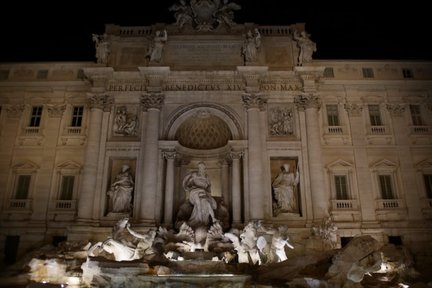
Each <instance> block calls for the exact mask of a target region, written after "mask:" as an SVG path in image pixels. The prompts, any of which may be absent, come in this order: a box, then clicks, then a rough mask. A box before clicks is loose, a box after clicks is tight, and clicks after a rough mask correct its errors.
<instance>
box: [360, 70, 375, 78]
mask: <svg viewBox="0 0 432 288" xmlns="http://www.w3.org/2000/svg"><path fill="white" fill-rule="evenodd" d="M362 71H363V78H374V72H373V69H372V68H362Z"/></svg>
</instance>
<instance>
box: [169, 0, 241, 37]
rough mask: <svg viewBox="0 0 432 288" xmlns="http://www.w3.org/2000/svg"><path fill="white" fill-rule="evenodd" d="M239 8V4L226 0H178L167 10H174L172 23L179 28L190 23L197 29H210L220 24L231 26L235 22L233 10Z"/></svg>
mask: <svg viewBox="0 0 432 288" xmlns="http://www.w3.org/2000/svg"><path fill="white" fill-rule="evenodd" d="M240 9H241V6H240V5H238V4H236V3H229V2H228V0H223V1H220V0H191V1H190V3H189V4H187V3H186V1H185V0H180V3H179V4H174V5H172V6H171V7H170V8H169V11H175V13H174V17H175V18H176V22H175V23H174V25H176V26H178V27H179V28H180V29H182V28H183V27H184V25H186V24H191V25H192V27H193V28H194V29H196V30H198V31H211V30H214V29H216V28H218V27H219V25H221V24H223V25H226V26H227V27H228V28H230V27H232V26H233V25H234V24H235V22H234V11H235V10H240Z"/></svg>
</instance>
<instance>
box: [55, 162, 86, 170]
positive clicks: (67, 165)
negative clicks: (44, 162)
mask: <svg viewBox="0 0 432 288" xmlns="http://www.w3.org/2000/svg"><path fill="white" fill-rule="evenodd" d="M57 169H71V170H72V169H73V170H79V169H81V165H80V164H78V163H77V162H74V161H70V160H68V161H65V162H63V163H61V164H59V165H58V166H57Z"/></svg>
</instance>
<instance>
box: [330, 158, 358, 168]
mask: <svg viewBox="0 0 432 288" xmlns="http://www.w3.org/2000/svg"><path fill="white" fill-rule="evenodd" d="M352 167H353V165H352V163H350V162H347V161H345V160H342V159H338V160H336V161H333V162H331V163H330V164H328V165H327V169H329V170H349V169H351V168H352Z"/></svg>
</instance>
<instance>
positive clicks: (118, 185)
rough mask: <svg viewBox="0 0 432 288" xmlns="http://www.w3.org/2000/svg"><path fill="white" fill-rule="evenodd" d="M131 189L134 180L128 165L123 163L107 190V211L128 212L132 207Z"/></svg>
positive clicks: (132, 188)
mask: <svg viewBox="0 0 432 288" xmlns="http://www.w3.org/2000/svg"><path fill="white" fill-rule="evenodd" d="M133 190H134V180H133V178H132V174H131V172H130V167H129V165H123V166H122V169H121V171H120V173H118V174H117V176H116V177H115V180H114V182H113V183H112V184H111V188H110V189H109V190H108V192H107V195H108V200H109V201H108V203H109V205H108V212H112V213H127V214H129V213H130V212H131V208H132V193H133Z"/></svg>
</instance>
